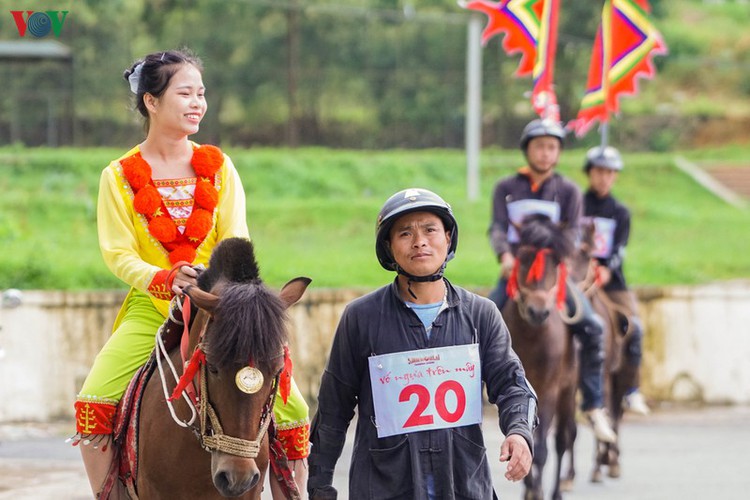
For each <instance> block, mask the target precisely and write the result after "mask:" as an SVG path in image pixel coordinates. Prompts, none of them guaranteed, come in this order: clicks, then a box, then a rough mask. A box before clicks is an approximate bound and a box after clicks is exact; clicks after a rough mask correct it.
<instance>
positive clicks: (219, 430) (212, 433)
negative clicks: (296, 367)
mask: <svg viewBox="0 0 750 500" xmlns="http://www.w3.org/2000/svg"><path fill="white" fill-rule="evenodd" d="M173 302H176V306H177V309H179V310H180V311H181V312H182V321H180V320H178V319H177V318H175V317H174V316H173V315H172V307H171V306H170V309H169V317H170V319H171V320H172V321H174V322H175V323H176V324H178V325H184V329H183V339H184V338H186V336H189V335H190V326H189V325H190V298H189V296H187V295H186V296H185V305H184V306H183V303H182V302H180V301H179V299H178V298H177V297H176V296H175V298H174V299H173ZM210 321H211V320H210V318H209V319H208V320H207V321H206V322H205V323H204V324H203V326H202V328H201V332H200V334H199V336H198V338H199V342H198V344H197V345H196V347H195V352H194V356H193V357H192V358H191V360H190V362H191V363H195V362H197V363H198V364H199V367H198V371H199V377H200V389H199V391H198V394H195V391H192V393H191V391H189V390H188V388H187V386H186V387H185V388H184V389H183V390H182V391H181V392H180V394H181V395H182V397H183V399H185V401H186V402H187V403H188V406H189V407H190V409H191V411H192V416H191V418H190V420H189V421H187V422H185V421H183V420H180V419H179V418H178V417H177V415H176V413H175V411H174V407H173V406H172V399H173V397H174V394H173V395H172V397H170V396H169V395H168V391H167V389H166V379H165V374H164V370H163V368H162V364H161V359H160V354H163V355H164V357H165V359H166V360H167V362H168V364H169V366H170V368H171V369H172V375H173V376H174V377H175V380H179V379H180V378H181V377H178V376H177V371H176V370H175V368H174V365H173V364H172V361H171V359H170V358H169V356H168V355H167V352H166V349H165V347H164V343H163V339H162V338H161V337H162V336H161V333H159V334H157V335H156V343H157V353H156V359H157V365H158V368H159V375H160V377H161V381H162V388H163V390H164V395H165V398H166V401H167V406H168V408H169V410H170V413H171V415H172V418H173V419H174V421H175V422H176V423H177V424H178V425H180V426H181V427H190V428H191V429H192V430H193V432H194V433H195V435H196V437H197V438H198V441H199V443H200V445H201V447H202V448H203V449H204V450H206V451H210V452H212V451H221V452H223V453H227V454H230V455H235V456H239V457H243V458H256V457H257V456H258V454H259V453H260V450H261V443H262V441H263V438H264V437H265V434H266V431H267V430H268V427H269V425H270V423H271V419H272V413H273V405H274V403H275V400H276V393H277V391H278V387H279V374H277V375H276V377H275V380H274V382H273V390H272V391H271V394H270V395H269V397H268V400H267V401H266V403H265V405H264V406H263V410H262V413H261V420H260V426H259V430H258V437H257V438H256V439H254V440H247V439H242V438H237V437H233V436H228V435H226V434H224V429H223V427H222V425H221V421H220V420H219V416H218V414H217V413H216V410H215V409H214V407H213V405H211V401H210V399H209V397H208V384H207V382H206V369H207V368H206V363H205V362H200V356H197V357H196V356H195V354H199V351H200V352H203V349H202V346H201V343H200V340H201V339H202V338H203V335H204V334H205V332H206V329H207V328H208V324H209V323H210ZM284 355H285V353H284V351H283V350H282V352H281V353H280V354H279V355H278V356H275V357H274V358H273V359H275V358H276V357H281V356H284ZM204 357H205V355H204ZM188 364H189V363H187V360H186V359H185V356H184V354H183V376H184V373H185V370H186V368H187V366H188ZM190 383H191V384H192V383H193V382H192V381H191V382H190ZM196 406H197V407H198V410H197V411H198V413H199V414H200V422H199V424H200V427H196V426H195V425H193V422H194V421H195V417H196Z"/></svg>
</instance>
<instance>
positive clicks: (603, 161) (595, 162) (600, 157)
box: [583, 146, 623, 174]
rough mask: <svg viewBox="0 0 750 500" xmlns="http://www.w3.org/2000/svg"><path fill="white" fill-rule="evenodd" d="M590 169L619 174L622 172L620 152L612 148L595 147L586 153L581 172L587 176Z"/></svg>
mask: <svg viewBox="0 0 750 500" xmlns="http://www.w3.org/2000/svg"><path fill="white" fill-rule="evenodd" d="M592 167H601V168H606V169H609V170H614V171H615V172H619V171H620V170H622V167H623V163H622V157H621V156H620V152H619V151H618V150H617V149H616V148H613V147H612V146H605V147H603V148H602V147H601V146H596V147H593V148H591V149H589V150H588V151H587V152H586V163H584V165H583V171H584V172H586V173H587V174H588V173H589V170H591V168H592Z"/></svg>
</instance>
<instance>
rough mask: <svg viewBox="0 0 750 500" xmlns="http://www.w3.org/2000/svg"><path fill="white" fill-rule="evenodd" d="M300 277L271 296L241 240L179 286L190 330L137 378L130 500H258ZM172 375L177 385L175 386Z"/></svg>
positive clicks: (221, 248)
mask: <svg viewBox="0 0 750 500" xmlns="http://www.w3.org/2000/svg"><path fill="white" fill-rule="evenodd" d="M309 283H310V280H309V279H307V278H297V279H295V280H292V281H290V282H289V283H287V285H286V286H284V288H283V289H282V290H281V292H280V293H279V294H278V295H277V294H276V293H274V292H272V291H271V290H270V289H268V288H267V287H266V286H265V284H263V282H262V281H261V280H260V278H259V271H258V266H257V263H256V262H255V257H254V252H253V246H252V244H251V243H250V242H249V241H248V240H244V239H240V238H230V239H227V240H224V241H222V242H221V243H220V244H219V245H218V246H217V247H216V249H215V250H214V252H213V254H212V256H211V260H210V263H209V268H208V270H206V271H204V272H203V273H202V274H201V275H200V277H199V280H198V284H199V287H200V288H196V287H192V288H189V289H187V290H186V295H187V296H189V298H190V301H191V302H192V308H187V307H186V308H185V310H184V311H183V313H185V312H187V310H189V309H192V310H191V314H192V321H188V315H187V314H185V316H184V318H185V323H186V324H190V325H191V326H190V328H189V329H188V328H187V327H186V328H185V334H184V336H183V338H182V339H181V340H178V341H177V342H174V341H172V342H171V343H172V345H173V346H174V347H173V348H171V349H169V350H168V355H167V356H164V354H163V353H164V352H165V351H167V349H168V348H164V349H158V348H157V349H156V354H155V355H156V356H157V357H161V359H160V362H159V363H155V364H161V367H160V369H159V370H158V373H155V374H154V376H152V377H150V378H149V379H148V380H147V382H145V384H146V385H145V388H144V389H143V396H142V399H141V401H142V403H141V405H140V419H139V420H138V422H139V423H138V425H137V426H136V428H137V430H136V431H135V432H136V434H137V438H136V439H137V443H138V446H137V467H136V470H135V471H132V473H133V474H134V475H135V474H136V473H137V481H136V483H135V484H134V485H133V484H132V482H131V484H130V487H131V488H133V487H135V489H136V492H135V493H137V495H138V497H139V498H141V499H174V498H181V499H188V498H195V499H198V498H200V499H209V498H223V497H236V498H243V499H258V498H260V493H261V490H262V488H263V483H264V475H265V471H266V469H267V467H268V464H269V439H271V441H270V442H271V443H276V441H275V440H273V439H272V437H273V436H271V438H269V434H271V433H272V432H273V430H274V422H273V405H274V401H275V398H276V395H277V392H278V390H279V386H280V382H279V380H280V374H281V373H282V369H283V367H284V365H285V360H286V357H287V356H288V350H287V349H286V345H287V331H286V326H287V325H286V309H287V308H288V307H290V306H291V305H292V304H294V303H295V302H297V301H298V300H299V299H300V297H301V296H302V294H303V293H304V291H305V289H306V287H307V285H308V284H309ZM186 303H187V300H186ZM174 312H175V310H174V309H173V313H174ZM173 322H177V323H179V322H180V318H173ZM169 324H170V322H169V321H168V322H167V323H165V326H167V325H169ZM163 328H164V327H163ZM179 328H182V327H179ZM160 351H161V352H160ZM186 359H189V362H188V363H185V360H186ZM152 362H153V357H152ZM170 362H171V364H172V365H174V367H176V368H172V369H170V368H169V366H168V364H169V363H170ZM150 363H151V362H150ZM183 365H184V366H185V368H184V372H183ZM171 370H175V373H174V374H173V373H170V372H171ZM191 370H192V371H191ZM177 379H180V387H184V388H185V390H184V392H183V391H182V390H180V389H178V390H175V387H176V386H177V385H178V384H177ZM281 385H282V386H283V384H281ZM168 395H172V397H171V398H168V397H167V396H168ZM175 396H176V397H175ZM170 399H173V401H170ZM130 427H133V426H132V425H131V426H130ZM273 449H274V448H273V447H272V448H271V451H273ZM276 450H278V448H276ZM282 453H283V452H282ZM283 459H284V460H285V456H284V457H283ZM120 470H121V478H122V468H121V469H120ZM126 476H127V474H126ZM125 482H126V484H127V481H125ZM291 488H292V489H293V490H291V491H288V492H287V494H288V497H289V498H301V497H300V495H299V492H298V491H297V490H296V487H295V486H294V485H293V481H292V486H291ZM130 493H131V494H132V493H134V492H132V491H131V492H130Z"/></svg>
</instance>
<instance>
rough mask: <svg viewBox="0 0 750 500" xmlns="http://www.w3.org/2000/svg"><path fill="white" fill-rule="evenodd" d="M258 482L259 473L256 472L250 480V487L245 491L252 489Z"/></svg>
mask: <svg viewBox="0 0 750 500" xmlns="http://www.w3.org/2000/svg"><path fill="white" fill-rule="evenodd" d="M258 481H260V473H259V472H256V473H255V474H253V477H251V478H250V486H249V487H248V488H247V489H252V488H254V487H255V485H256V484H258Z"/></svg>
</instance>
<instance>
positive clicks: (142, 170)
mask: <svg viewBox="0 0 750 500" xmlns="http://www.w3.org/2000/svg"><path fill="white" fill-rule="evenodd" d="M190 163H191V165H192V166H193V169H194V170H195V173H196V175H197V176H198V179H197V181H196V183H195V194H194V195H193V211H192V212H191V214H190V217H188V219H187V221H186V222H185V232H184V233H180V231H179V230H178V229H177V225H176V224H175V222H174V221H173V220H172V217H170V215H169V212H168V211H167V208H166V206H165V205H164V200H162V197H161V195H160V194H159V191H158V190H157V189H156V186H155V185H154V181H153V179H151V166H150V165H149V164H148V163H147V162H146V160H144V159H143V157H142V156H141V153H140V151H139V152H137V153H135V154H134V155H132V156H129V157H127V158H125V159H123V160H121V161H120V164H121V165H122V173H123V175H124V176H125V179H127V181H128V183H130V187H131V188H132V189H133V195H134V196H133V208H135V211H136V212H138V213H139V214H143V216H144V217H146V220H147V221H148V231H149V232H150V233H151V235H152V236H153V237H154V238H156V239H157V240H159V242H160V243H161V244H162V245H164V248H166V249H167V251H168V252H169V261H170V262H171V263H172V264H176V263H177V262H180V261H187V262H190V263H192V262H193V260H195V255H196V249H197V248H198V246H199V245H200V244H201V243H202V242H203V240H204V239H205V238H206V236H207V235H208V232H209V231H211V227H212V226H213V217H214V209H216V204H217V203H218V201H219V192H218V191H217V190H216V186H215V178H216V175H215V174H216V172H218V171H219V169H220V168H221V166H222V164H223V163H224V154H223V153H222V152H221V150H220V149H219V148H217V147H216V146H211V145H204V146H200V147H198V148H196V149H195V150H194V151H193V158H192V160H191V161H190Z"/></svg>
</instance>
